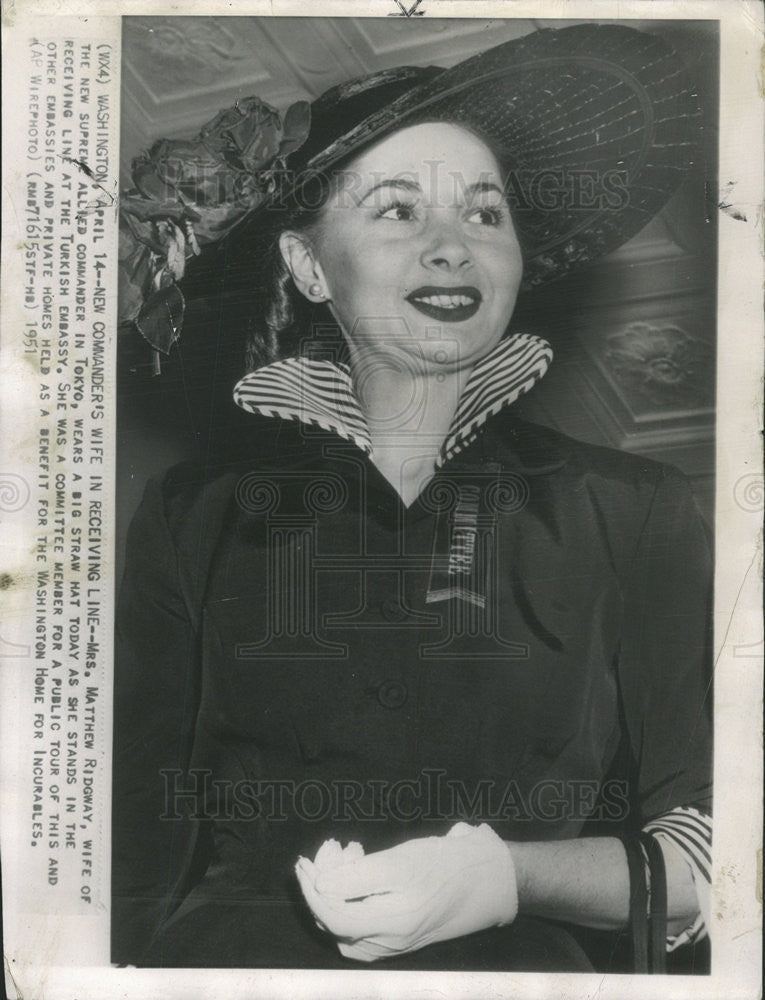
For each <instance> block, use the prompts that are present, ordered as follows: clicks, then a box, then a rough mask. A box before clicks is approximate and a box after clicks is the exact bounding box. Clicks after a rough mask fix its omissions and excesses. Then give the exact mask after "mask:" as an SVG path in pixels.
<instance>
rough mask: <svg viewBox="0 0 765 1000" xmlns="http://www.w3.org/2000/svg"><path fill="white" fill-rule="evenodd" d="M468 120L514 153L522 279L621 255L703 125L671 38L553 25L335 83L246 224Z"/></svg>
mask: <svg viewBox="0 0 765 1000" xmlns="http://www.w3.org/2000/svg"><path fill="white" fill-rule="evenodd" d="M432 120H437V121H442V120H443V121H452V122H457V123H464V124H466V125H468V126H470V127H471V128H473V129H475V130H477V131H479V132H480V133H482V134H484V135H486V136H487V137H488V138H489V139H490V140H491V141H492V145H493V146H494V147H500V148H501V149H502V150H503V151H505V153H506V156H505V159H506V161H509V163H510V164H511V170H510V173H509V178H508V186H507V193H508V198H509V200H510V203H511V208H512V209H513V214H514V218H515V223H516V228H517V230H518V234H519V238H520V241H521V244H522V247H523V250H524V260H525V272H524V282H523V286H524V287H525V288H530V287H534V286H537V285H539V284H541V283H543V282H545V281H548V280H550V279H552V278H556V277H558V276H560V275H563V274H565V273H566V272H567V271H568V270H570V269H571V268H572V267H574V266H576V265H579V264H584V263H586V262H588V261H590V260H592V259H594V258H596V257H599V256H600V255H602V254H604V253H607V252H608V251H610V250H613V249H615V248H616V247H617V246H619V245H620V244H621V243H623V242H625V241H626V240H627V239H629V238H630V237H631V236H633V235H635V234H636V233H637V232H639V230H640V229H642V228H643V226H645V225H646V223H647V222H648V221H649V220H650V219H651V218H652V216H654V215H655V214H656V213H657V212H658V211H659V209H660V208H661V207H662V206H663V205H664V203H665V202H666V201H667V199H668V198H669V197H670V195H671V194H672V193H673V191H674V190H675V189H676V188H677V186H678V185H679V183H680V181H681V180H682V178H683V176H684V174H685V172H686V171H687V169H688V168H689V166H690V165H691V164H692V163H693V158H694V154H695V151H696V150H697V149H698V143H699V139H700V130H701V120H700V112H699V107H698V102H697V98H696V94H695V92H694V90H693V87H692V85H691V82H690V80H689V79H688V75H687V73H686V71H685V68H684V66H683V64H682V62H681V60H680V58H679V57H678V55H677V54H676V53H675V51H674V50H673V49H672V48H671V46H670V45H669V44H668V43H667V42H666V41H665V40H663V39H662V38H659V37H657V36H655V35H651V34H647V33H645V32H642V31H638V30H636V29H633V28H628V27H624V26H621V25H594V24H580V25H575V26H572V27H568V28H562V29H559V30H551V29H545V30H540V31H536V32H533V33H532V34H530V35H527V36H524V37H522V38H518V39H513V40H512V41H509V42H505V43H503V44H501V45H498V46H496V47H495V48H492V49H489V50H488V51H485V52H482V53H479V54H478V55H476V56H473V57H471V58H470V59H467V60H465V61H464V62H462V63H460V64H459V65H457V66H454V67H452V68H451V69H446V70H444V69H440V68H439V67H433V66H431V67H425V68H417V67H400V68H398V69H393V70H388V71H383V72H380V73H375V74H372V75H371V76H367V77H362V78H360V79H357V80H353V81H350V82H349V83H345V84H341V85H340V86H337V87H333V88H332V89H331V90H329V91H327V92H326V93H325V94H323V95H322V96H321V97H320V98H318V100H316V101H315V102H314V103H313V104H312V106H311V127H310V132H309V134H308V137H307V139H306V141H305V142H304V143H303V145H302V146H301V147H300V148H299V149H298V150H296V151H295V152H293V153H292V154H291V155H290V156H288V157H287V158H286V165H287V168H288V169H287V171H286V173H285V174H284V177H285V179H286V183H285V184H284V185H282V187H281V188H280V190H279V192H278V193H277V194H275V195H274V196H273V199H272V200H271V201H266V202H264V203H263V204H262V205H261V206H259V207H258V208H257V209H256V210H255V211H254V212H252V213H250V214H249V216H247V217H245V219H244V220H243V221H242V222H241V223H240V224H239V225H238V226H237V227H236V228H235V230H234V231H233V232H232V234H231V236H230V239H231V240H232V241H233V245H236V244H239V242H240V241H241V240H245V241H247V240H252V239H253V237H255V238H256V234H257V232H258V230H259V229H260V228H261V226H262V215H261V213H262V212H263V211H267V210H268V209H269V207H273V201H274V200H277V199H283V198H284V197H285V196H287V195H290V196H292V197H299V195H300V190H301V188H302V187H303V186H304V185H305V183H306V181H307V179H308V178H310V177H312V176H315V175H316V174H321V173H323V172H326V171H328V170H329V169H331V168H332V167H333V166H334V165H336V164H338V163H340V162H341V161H344V160H346V159H347V158H348V157H349V156H351V155H352V154H354V153H356V152H359V151H361V150H362V149H363V148H364V147H366V146H368V145H369V144H370V143H373V142H375V141H376V140H378V139H381V138H383V137H384V136H386V135H388V134H389V133H391V132H392V131H395V130H396V129H398V128H401V127H404V126H407V125H412V124H416V123H417V122H422V121H432Z"/></svg>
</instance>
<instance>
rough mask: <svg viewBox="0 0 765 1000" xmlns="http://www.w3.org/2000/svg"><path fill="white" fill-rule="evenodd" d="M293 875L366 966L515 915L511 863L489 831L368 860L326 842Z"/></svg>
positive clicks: (465, 832) (462, 831)
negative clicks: (377, 960)
mask: <svg viewBox="0 0 765 1000" xmlns="http://www.w3.org/2000/svg"><path fill="white" fill-rule="evenodd" d="M295 871H296V873H297V877H298V880H299V882H300V888H301V889H302V890H303V895H304V896H305V898H306V902H307V903H308V905H309V906H310V907H311V910H312V911H313V914H314V916H315V917H316V921H317V923H318V925H319V926H320V927H322V928H323V929H325V930H327V931H329V932H330V933H331V934H334V936H335V937H336V938H337V939H338V947H339V949H340V951H341V952H342V954H343V955H345V956H346V957H347V958H355V959H358V960H359V961H362V962H373V961H375V960H376V959H378V958H385V957H386V956H390V955H398V954H403V953H404V952H408V951H416V950H417V949H418V948H423V947H425V945H427V944H432V943H433V942H434V941H445V940H448V939H449V938H455V937H459V936H461V935H463V934H471V933H472V932H473V931H479V930H483V929H484V928H487V927H495V926H500V925H502V924H509V923H512V921H513V920H514V919H515V916H516V914H517V912H518V890H517V886H516V880H515V867H514V865H513V859H512V857H511V855H510V851H509V849H508V847H507V845H506V844H504V843H503V841H502V840H501V839H500V837H498V836H497V834H496V833H494V831H493V830H492V829H491V827H489V826H487V825H486V824H485V823H483V824H481V826H478V827H472V826H469V825H468V824H467V823H457V824H456V826H453V827H452V828H451V830H450V831H449V832H448V833H447V834H446V836H444V837H423V838H420V839H417V840H410V841H407V842H406V843H403V844H400V845H399V846H398V847H392V848H390V849H389V850H387V851H378V852H377V853H375V854H369V855H366V856H364V854H363V851H362V849H361V847H360V845H359V844H356V843H352V844H349V845H348V847H347V848H345V849H344V850H343V849H342V848H341V847H340V845H339V844H338V843H337V841H334V840H329V841H326V842H325V843H324V844H323V845H322V846H321V848H320V849H319V851H318V853H317V855H316V859H315V861H314V862H311V861H309V860H308V859H307V858H302V857H301V858H299V859H298V862H297V864H296V866H295Z"/></svg>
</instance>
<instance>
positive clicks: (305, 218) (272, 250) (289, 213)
mask: <svg viewBox="0 0 765 1000" xmlns="http://www.w3.org/2000/svg"><path fill="white" fill-rule="evenodd" d="M433 121H434V119H432V118H431V119H425V120H423V121H416V122H414V121H413V122H408V123H407V124H406V125H405V126H402V127H409V126H410V125H415V124H416V125H421V124H429V123H433ZM435 121H437V122H438V123H439V124H450V125H456V126H458V127H460V128H462V129H464V130H465V131H466V132H470V133H472V134H473V135H475V137H476V138H477V139H480V141H481V142H482V143H483V144H484V145H485V146H486V147H487V148H488V149H489V151H490V152H491V153H492V155H493V156H494V158H495V160H496V161H497V163H498V165H499V168H500V174H501V177H502V181H503V184H506V183H507V178H508V175H509V173H510V171H511V170H512V169H513V168H514V166H515V164H514V161H513V158H512V156H511V155H510V153H509V152H508V150H506V149H505V148H503V147H501V146H500V145H499V144H498V143H497V142H496V141H495V140H494V139H493V138H492V137H491V136H488V135H485V134H483V133H482V132H480V131H479V130H477V129H475V128H474V127H472V126H471V125H468V124H466V123H465V122H461V121H459V120H456V119H453V120H443V119H440V120H439V119H436V120H435ZM367 148H369V147H366V148H365V149H364V150H363V151H364V152H366V149H367ZM361 152H362V150H357V151H355V152H354V153H353V154H352V155H351V156H349V157H347V158H345V159H344V160H342V161H341V162H339V163H337V164H335V165H334V166H333V167H332V168H331V170H329V171H327V172H325V173H321V174H315V175H313V176H311V177H310V179H309V180H308V181H307V182H306V183H304V184H303V185H301V187H300V190H299V194H298V195H291V196H290V197H288V198H286V199H285V200H284V201H282V202H281V203H280V204H279V205H278V206H277V207H275V208H273V209H271V210H269V212H268V213H265V214H266V215H267V216H268V218H267V219H265V220H264V224H263V225H262V226H261V227H260V229H259V232H258V242H259V244H260V251H261V253H262V252H263V250H265V253H264V257H263V258H262V260H261V263H260V266H259V273H260V281H259V282H258V289H257V292H259V294H257V292H256V293H255V294H253V295H252V299H251V301H252V308H251V310H250V315H249V319H248V322H247V337H246V348H245V360H246V364H247V370H248V371H253V370H254V369H256V368H260V367H262V366H263V365H266V364H269V363H271V362H272V361H277V360H279V359H281V358H287V357H294V356H296V355H300V354H305V353H310V351H311V348H312V347H313V346H316V341H317V337H316V334H317V333H319V334H320V345H321V351H322V356H323V357H326V356H327V354H328V352H331V356H332V357H333V358H334V360H347V349H346V347H345V342H344V340H343V337H342V332H341V330H340V328H339V326H338V324H337V321H336V320H335V318H334V316H333V315H332V313H331V311H330V309H329V307H328V306H327V305H326V304H325V303H323V302H320V303H313V302H309V301H308V300H307V299H306V298H305V296H303V295H302V294H301V292H300V291H298V289H297V287H296V286H295V283H294V281H293V280H292V275H291V274H290V271H289V268H288V267H287V265H286V263H285V262H284V259H283V257H282V254H281V251H280V249H279V237H280V236H281V234H282V233H284V232H287V231H293V232H297V233H300V234H302V235H304V236H306V237H307V238H308V239H309V240H312V239H315V238H316V237H317V235H318V233H319V229H320V225H321V216H322V209H323V208H324V206H325V204H326V202H327V200H328V198H329V196H330V194H331V193H332V191H333V190H335V187H336V183H337V181H338V179H339V177H340V175H341V174H342V173H343V172H344V171H348V170H349V169H351V168H352V166H353V163H354V161H355V160H356V159H357V157H358V156H359V155H360V153H361Z"/></svg>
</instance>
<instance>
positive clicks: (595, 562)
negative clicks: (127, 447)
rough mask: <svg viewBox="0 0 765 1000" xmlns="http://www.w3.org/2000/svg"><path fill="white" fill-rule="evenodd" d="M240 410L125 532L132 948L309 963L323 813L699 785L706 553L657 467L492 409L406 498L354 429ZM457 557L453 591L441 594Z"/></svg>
mask: <svg viewBox="0 0 765 1000" xmlns="http://www.w3.org/2000/svg"><path fill="white" fill-rule="evenodd" d="M248 421H249V423H248V425H247V431H246V433H245V435H244V436H243V437H242V438H241V439H240V441H239V446H240V447H239V453H238V454H237V455H236V456H233V457H230V458H228V459H225V460H221V461H220V462H219V463H218V464H217V465H216V466H215V467H209V468H207V469H199V468H196V467H192V466H181V467H177V468H175V469H173V470H171V471H170V472H169V473H168V474H167V476H166V477H164V479H163V480H162V481H161V482H151V483H150V484H149V486H148V487H147V490H146V494H145V497H144V501H143V503H142V505H141V508H140V509H139V511H138V513H137V514H136V516H135V519H134V522H133V525H132V527H131V530H130V534H129V540H128V558H127V566H126V571H125V577H124V582H123V586H122V592H121V597H120V601H119V608H118V622H117V656H116V688H115V740H114V760H115V763H114V769H115V770H114V781H115V785H114V787H115V805H114V861H113V864H114V882H113V891H114V904H113V906H114V909H113V914H114V915H113V922H114V957H115V959H116V960H118V961H129V962H137V963H140V962H141V961H144V960H147V959H146V958H145V952H144V949H145V947H146V945H147V943H148V942H149V940H150V939H151V938H152V935H154V938H155V943H154V945H153V946H152V950H151V951H150V952H149V955H150V956H153V957H150V958H149V959H148V961H149V962H151V963H153V964H157V963H160V964H161V963H163V962H164V963H166V964H210V965H216V964H237V965H239V964H244V965H258V964H274V965H279V964H291V965H303V964H311V965H316V964H321V958H320V956H319V958H317V955H318V954H319V953H318V952H317V951H316V950H315V948H316V934H317V932H316V930H315V928H313V926H312V921H311V920H310V916H309V915H308V914H307V910H306V909H305V907H303V906H302V903H301V901H300V897H299V891H298V888H297V882H296V879H295V878H294V874H293V866H294V862H295V860H296V859H297V857H298V855H300V854H304V855H307V856H310V857H313V855H314V853H315V851H316V849H317V848H318V846H319V845H320V844H321V842H322V841H323V840H324V839H325V838H326V837H328V836H335V837H336V838H338V839H340V840H341V841H342V842H344V843H345V842H346V841H348V840H351V839H356V840H360V841H361V843H362V844H363V845H364V847H365V849H366V850H367V851H371V850H376V849H380V848H383V847H387V846H390V845H391V844H392V843H395V842H397V841H399V840H402V839H406V838H407V837H412V836H422V835H427V834H431V833H443V832H445V831H446V830H447V829H448V828H449V826H450V825H451V824H452V823H453V822H455V821H456V820H458V819H467V820H469V821H473V822H479V821H487V822H490V823H491V825H492V826H493V827H494V829H495V830H496V831H497V832H498V833H499V834H500V835H501V836H503V837H505V838H506V839H526V840H535V839H536V840H539V839H544V840H546V839H559V838H568V837H576V836H580V835H582V834H583V833H591V832H596V833H607V834H618V833H619V832H622V831H624V830H625V829H629V828H637V827H640V826H642V825H644V824H645V823H646V821H648V820H650V819H652V818H653V817H656V816H659V815H661V814H664V813H666V812H668V811H670V810H672V809H673V808H676V807H678V806H693V807H695V808H697V809H699V810H700V811H702V812H709V810H710V721H709V711H708V709H709V685H710V655H711V631H710V602H711V556H710V548H709V539H708V533H707V531H706V528H705V526H704V523H703V522H702V520H701V518H700V516H699V514H698V512H697V509H696V507H695V504H694V501H693V499H692V497H691V494H690V492H689V489H688V487H687V484H686V483H685V481H684V479H683V478H682V476H681V475H680V474H679V473H678V472H677V471H676V470H674V469H672V468H670V467H667V466H662V465H659V464H657V463H654V462H651V461H649V460H646V459H643V458H639V457H635V456H631V455H627V454H623V453H620V452H616V451H612V450H610V449H604V448H599V447H594V446H590V445H585V444H582V443H579V442H576V441H574V440H572V439H570V438H567V437H565V436H563V435H561V434H559V433H556V432H553V431H551V430H548V429H545V428H541V427H537V426H534V425H530V424H527V423H524V422H522V421H520V420H519V419H517V418H516V417H515V416H514V415H513V413H512V410H510V411H505V412H503V413H501V414H500V415H498V416H496V417H494V418H492V419H490V420H489V421H488V423H487V424H486V425H485V427H484V428H483V430H482V433H481V434H480V436H479V438H478V439H477V441H475V442H474V443H473V444H472V445H470V446H469V447H468V448H467V449H466V450H465V451H464V452H463V453H462V454H460V455H459V456H458V457H456V458H454V459H452V460H450V461H449V462H448V463H447V464H446V465H445V466H444V468H443V469H441V470H440V471H439V472H438V473H437V475H436V477H435V479H434V480H433V481H432V482H431V484H430V487H429V488H428V489H427V490H426V491H424V493H423V494H422V495H421V496H420V497H419V498H418V499H417V500H416V501H415V502H414V504H412V506H411V507H409V508H408V509H407V508H405V507H404V505H403V504H402V502H401V501H400V499H399V497H398V495H397V494H396V493H395V491H394V490H393V489H392V487H391V486H390V485H389V484H388V483H387V481H385V480H384V479H383V477H382V476H381V474H380V473H379V472H378V470H377V469H376V467H375V466H374V465H373V464H372V463H371V462H370V461H369V460H368V459H367V457H366V456H365V455H364V454H363V453H362V452H361V451H360V450H359V449H358V448H356V447H354V446H353V445H352V444H348V443H347V442H343V441H341V440H339V439H338V438H334V437H332V436H331V435H327V434H325V433H323V432H321V433H316V434H311V433H307V432H306V430H305V429H304V428H299V427H296V426H295V425H293V424H289V423H286V422H281V421H279V420H269V419H266V418H260V417H256V416H253V415H248ZM466 498H467V500H469V501H470V503H469V504H468V505H467V506H466V505H465V503H464V501H465V499H466ZM466 519H467V520H466ZM471 519H472V520H471ZM465 524H467V531H465V530H462V533H461V534H460V531H459V530H458V529H460V530H461V529H464V527H465ZM466 553H467V555H466ZM455 560H456V562H455ZM460 560H462V562H463V563H464V562H465V560H468V561H471V560H472V562H471V566H472V570H471V572H472V576H470V579H469V580H468V579H467V577H465V579H466V580H467V584H469V586H467V585H466V587H465V591H466V592H469V594H472V595H473V596H472V597H470V596H468V597H460V596H448V594H446V595H445V593H444V589H443V588H444V586H445V585H446V586H448V583H449V580H450V579H451V580H453V579H454V576H455V574H454V570H455V567H456V569H457V570H458V571H459V570H460V568H461V563H460ZM450 568H451V570H452V572H451V574H450ZM458 576H459V573H458ZM445 582H446V583H445ZM439 595H440V597H439ZM476 595H477V597H476ZM482 601H483V606H481V602H482ZM179 904H180V908H179V909H177V910H176V907H178V906H179ZM173 911H175V912H174V913H173ZM171 914H172V916H171ZM245 914H246V915H245ZM237 915H238V916H237ZM216 922H218V923H220V924H223V925H225V926H227V927H228V928H229V930H228V931H226V932H225V933H224V934H223V935H221V934H220V933H218V932H213V931H211V926H212V924H215V923H216ZM243 925H245V926H246V927H247V928H248V930H247V937H246V940H245V943H244V944H242V943H241V942H240V943H239V944H238V945H237V947H236V948H234V949H233V951H232V952H231V957H230V960H229V959H226V958H225V957H223V958H222V957H221V949H223V951H225V949H226V947H227V945H226V939H227V938H228V937H229V936H230V935H231V934H233V933H234V932H233V930H232V928H233V927H234V926H243ZM173 926H175V927H176V928H180V931H179V934H178V935H177V939H178V940H181V941H182V942H183V948H182V949H180V951H179V952H178V954H177V955H176V957H175V958H174V957H173V947H174V946H173V945H172V944H170V943H168V942H170V941H172V928H173ZM168 927H169V928H170V931H168ZM168 934H170V936H169V937H168V936H167V935H168ZM163 935H164V937H163ZM277 939H278V940H277ZM157 941H160V942H162V943H161V944H160V946H159V950H158V945H157ZM249 941H251V942H252V943H251V945H250V944H248V943H247V942H249ZM285 941H288V942H289V948H288V952H287V955H286V957H287V959H294V960H291V961H287V962H285V955H284V952H283V950H282V951H281V952H280V943H281V944H283V943H284V942H285ZM304 946H305V948H304ZM163 949H164V951H163ZM184 949H185V950H184ZM312 949H313V950H312ZM303 950H304V955H303ZM176 951H178V949H177V948H176ZM181 952H182V953H183V954H181ZM213 952H217V954H213ZM322 954H323V953H322ZM157 955H159V956H160V957H159V958H157ZM163 955H164V958H163V957H162V956H163ZM195 955H196V956H197V957H199V956H202V955H203V959H202V958H200V961H198V962H196V961H190V957H191V958H193V957H194V956H195ZM301 955H302V957H301ZM142 956H144V957H142ZM270 956H273V960H271V957H270ZM305 956H308V957H307V958H306V957H305Z"/></svg>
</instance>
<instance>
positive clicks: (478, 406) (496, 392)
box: [234, 333, 552, 468]
mask: <svg viewBox="0 0 765 1000" xmlns="http://www.w3.org/2000/svg"><path fill="white" fill-rule="evenodd" d="M551 361H552V348H551V347H550V345H549V344H548V343H547V341H546V340H543V339H542V338H541V337H536V336H533V335H531V334H525V333H521V334H516V335H515V336H513V337H508V338H507V339H505V340H501V341H500V342H499V344H498V345H497V346H496V347H495V348H494V349H493V350H492V351H490V352H489V354H487V355H486V357H484V358H482V359H481V360H480V361H479V362H478V364H477V365H476V366H475V368H474V369H473V371H472V372H471V373H470V377H469V379H468V381H467V384H466V385H465V389H464V391H463V393H462V396H461V397H460V401H459V404H458V406H457V410H456V412H455V414H454V418H453V419H452V423H451V427H450V428H449V433H448V434H447V436H446V440H445V441H444V443H443V445H442V446H441V452H440V454H439V457H438V459H437V460H436V466H437V467H439V468H440V467H441V466H442V465H443V464H444V463H445V462H447V461H448V460H449V459H450V458H452V457H453V456H454V455H457V454H458V453H459V452H460V451H462V450H463V448H466V447H467V446H468V445H469V444H470V443H471V442H472V441H474V440H475V438H476V437H477V435H478V431H479V429H480V428H481V426H482V425H483V424H484V423H485V422H486V421H487V420H488V418H489V417H490V416H493V415H494V414H496V413H499V411H500V410H503V409H504V408H505V407H507V406H510V404H511V403H514V402H515V401H516V399H518V397H519V396H522V395H523V394H524V393H526V392H528V391H529V390H530V389H532V388H533V387H534V385H536V383H537V382H538V381H539V380H540V379H541V378H542V377H543V375H544V374H545V373H546V372H547V369H548V368H549V366H550V362H551ZM234 400H235V401H236V403H238V405H239V406H241V407H242V408H243V409H244V410H249V411H250V412H252V413H259V414H262V415H263V416H267V417H281V418H283V419H286V420H297V421H300V422H301V423H303V424H306V425H309V426H314V427H320V428H321V429H322V430H325V431H330V432H331V433H333V434H337V435H338V436H339V437H341V438H344V439H345V440H347V441H352V442H353V443H354V444H355V445H356V446H357V447H359V448H360V449H361V450H362V451H364V452H366V454H367V455H370V454H371V453H372V442H371V440H370V436H369V430H368V428H367V422H366V419H365V417H364V414H363V412H362V410H361V406H360V405H359V402H358V399H357V397H356V393H355V391H354V387H353V381H352V378H351V373H350V369H349V367H348V366H347V365H346V364H342V363H339V362H335V361H327V360H321V361H316V360H313V359H311V358H306V357H294V358H285V359H284V360H282V361H275V362H273V363H272V364H270V365H265V366H264V367H263V368H258V369H257V370H256V371H254V372H250V373H249V374H248V375H245V376H244V378H242V379H241V380H240V381H239V382H238V383H237V385H236V387H235V388H234Z"/></svg>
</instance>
